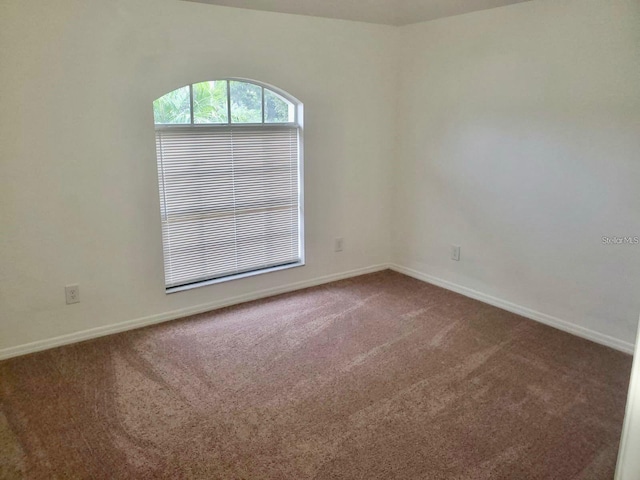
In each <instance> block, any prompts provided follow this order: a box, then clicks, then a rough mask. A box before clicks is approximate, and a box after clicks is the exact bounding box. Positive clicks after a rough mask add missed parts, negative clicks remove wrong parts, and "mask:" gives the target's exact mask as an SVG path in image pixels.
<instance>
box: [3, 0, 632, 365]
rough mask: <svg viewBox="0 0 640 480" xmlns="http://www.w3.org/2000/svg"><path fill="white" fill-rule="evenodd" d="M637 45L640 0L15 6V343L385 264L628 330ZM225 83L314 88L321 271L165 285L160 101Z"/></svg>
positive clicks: (311, 228)
mask: <svg viewBox="0 0 640 480" xmlns="http://www.w3.org/2000/svg"><path fill="white" fill-rule="evenodd" d="M639 45H640V3H639V2H637V1H635V0H533V1H531V2H525V3H521V4H518V5H513V6H510V7H504V8H498V9H493V10H487V11H482V12H476V13H472V14H467V15H462V16H459V17H452V18H448V19H442V20H437V21H433V22H428V23H422V24H417V25H413V26H408V27H403V28H394V27H384V26H376V25H368V24H362V23H356V22H345V21H338V20H326V19H319V18H307V17H300V16H290V15H280V14H270V13H264V12H253V11H249V10H240V9H227V8H222V7H213V6H210V5H203V4H197V3H191V2H179V1H177V0H104V1H100V2H98V1H86V0H58V1H56V2H41V1H35V0H29V1H23V0H5V1H3V2H0V46H1V47H2V48H0V65H1V67H0V98H2V105H3V109H2V111H1V112H0V182H2V185H1V186H0V222H1V223H0V224H1V225H2V227H1V228H2V229H1V231H0V235H1V237H0V239H1V242H2V243H1V245H2V247H1V248H0V265H1V266H2V267H1V268H0V356H2V355H3V354H4V355H5V356H6V355H8V354H15V353H19V352H20V351H23V350H22V349H21V346H24V345H25V344H29V343H30V342H39V341H45V342H46V341H47V340H48V339H52V338H54V337H57V336H60V335H68V334H74V333H77V332H84V331H87V330H90V329H98V330H93V332H94V333H104V332H106V331H109V330H110V329H112V328H113V326H114V325H115V324H118V323H120V322H128V321H136V320H140V322H141V323H144V322H146V321H151V320H154V319H156V320H157V319H161V318H170V317H171V316H175V315H176V314H179V313H180V312H188V311H190V310H194V309H198V308H199V307H201V306H207V305H213V304H215V303H216V302H225V301H227V300H228V299H230V298H235V297H237V296H242V295H250V294H252V292H255V291H260V290H264V289H272V288H278V287H282V286H287V285H291V284H295V283H296V282H313V281H315V280H316V279H318V278H320V277H324V276H327V275H335V274H341V273H343V272H351V271H356V270H358V269H362V268H368V267H371V266H376V265H380V264H384V263H387V262H395V263H396V264H399V265H401V266H403V267H407V268H410V269H413V270H414V271H415V272H418V273H421V274H424V275H430V276H431V277H432V278H436V279H440V280H442V281H445V282H450V283H449V284H450V285H455V286H459V287H461V288H463V289H471V290H474V291H476V292H480V293H481V294H482V295H485V296H491V297H493V298H498V299H502V300H504V301H506V302H511V304H513V305H517V306H521V307H523V308H528V309H530V311H532V312H539V313H540V314H544V315H547V316H550V318H551V317H554V318H558V319H561V320H563V321H565V322H567V323H566V324H567V325H573V326H576V328H579V329H582V330H583V331H586V332H592V333H595V334H596V335H600V336H601V338H604V339H607V338H608V339H611V340H612V342H613V343H615V342H618V346H621V345H622V346H624V345H627V346H629V345H631V343H632V342H633V338H634V331H635V328H636V320H637V317H638V312H640V295H638V294H637V292H638V287H639V284H638V282H639V278H640V246H637V245H636V246H630V245H626V246H603V245H602V244H601V237H602V236H603V235H630V236H634V235H640V215H639V212H640V194H639V190H638V187H637V185H638V178H640V160H639V157H638V155H639V152H640V82H638V81H637V80H638V78H640V47H639ZM226 76H238V77H247V78H253V79H257V80H260V81H263V82H267V83H270V84H273V85H276V86H278V87H280V88H282V89H284V90H286V91H288V92H290V93H291V94H292V95H294V96H295V97H297V98H299V99H301V100H302V101H303V102H304V103H305V112H306V119H305V120H306V121H305V170H306V178H305V194H306V245H307V266H306V267H303V268H298V269H292V270H287V271H282V272H277V273H272V274H268V275H262V276H257V277H252V278H248V279H243V280H238V281H233V282H229V283H225V284H220V285H215V286H210V287H205V288H199V289H195V290H191V291H188V292H182V293H179V294H172V295H165V293H164V288H163V272H162V268H163V267H162V246H161V240H160V219H159V206H158V197H157V180H156V174H155V168H156V166H155V145H154V133H153V119H152V110H151V102H152V100H153V99H154V98H156V97H158V96H160V95H162V94H163V93H166V92H168V91H170V90H172V89H174V88H176V87H178V86H181V85H184V84H187V83H191V82H196V81H201V80H205V79H214V78H221V77H226ZM399 132H402V133H401V134H398V135H397V133H399ZM338 236H341V237H344V239H345V251H344V252H342V253H339V254H336V253H334V252H333V249H332V247H333V245H332V241H333V238H334V237H338ZM392 236H393V242H392V241H391V240H392V239H391V237H392ZM450 244H458V245H461V246H462V260H461V261H460V262H453V261H451V260H449V245H450ZM70 283H79V284H80V290H81V298H82V302H81V303H80V304H77V305H72V306H67V305H65V304H64V293H63V287H64V285H65V284H70ZM545 318H546V317H545ZM132 325H133V324H130V325H129V326H132ZM125 327H126V325H125ZM101 328H103V329H104V330H100V329H101ZM81 336H82V335H81ZM69 338H70V337H67V339H69ZM78 338H80V337H78ZM54 343H55V342H54ZM36 345H40V346H42V345H43V344H36ZM13 347H17V349H15V348H13ZM27 347H28V348H31V347H29V346H28V345H27Z"/></svg>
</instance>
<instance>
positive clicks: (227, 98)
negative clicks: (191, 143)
mask: <svg viewBox="0 0 640 480" xmlns="http://www.w3.org/2000/svg"><path fill="white" fill-rule="evenodd" d="M229 103H230V105H229ZM192 108H193V114H192V111H191V109H192ZM263 108H264V112H263ZM229 113H231V115H229ZM153 116H154V121H155V123H156V124H157V125H179V124H186V125H190V124H192V123H193V124H199V125H202V124H205V125H206V124H208V125H216V124H217V125H228V124H242V123H292V122H294V121H295V106H294V104H293V103H292V102H290V101H289V100H287V99H285V98H284V97H282V96H281V95H279V94H277V93H275V92H273V91H271V90H269V89H268V88H264V87H261V86H260V85H256V84H254V83H250V82H242V81H238V80H214V81H207V82H200V83H195V84H193V85H187V86H186V87H182V88H178V89H176V90H174V91H172V92H169V93H167V94H166V95H163V96H162V97H160V98H158V99H157V100H155V101H154V102H153ZM229 116H231V118H229Z"/></svg>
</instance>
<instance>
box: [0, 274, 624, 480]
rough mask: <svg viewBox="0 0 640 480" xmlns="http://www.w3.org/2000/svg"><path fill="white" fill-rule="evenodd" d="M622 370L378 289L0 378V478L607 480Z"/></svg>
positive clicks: (114, 339) (23, 363) (579, 345)
mask: <svg viewBox="0 0 640 480" xmlns="http://www.w3.org/2000/svg"><path fill="white" fill-rule="evenodd" d="M630 368H631V356H628V355H625V354H623V353H620V352H616V351H614V350H612V349H609V348H606V347H603V346H600V345H597V344H595V343H592V342H589V341H587V340H584V339H581V338H578V337H574V336H572V335H569V334H566V333H563V332H561V331H558V330H555V329H553V328H550V327H547V326H544V325H541V324H538V323H536V322H533V321H531V320H527V319H525V318H522V317H520V316H518V315H514V314H512V313H509V312H506V311H503V310H500V309H498V308H495V307H492V306H489V305H486V304H483V303H481V302H478V301H476V300H472V299H469V298H466V297H464V296H461V295H458V294H456V293H453V292H450V291H447V290H444V289H441V288H438V287H435V286H433V285H429V284H426V283H423V282H421V281H418V280H415V279H412V278H409V277H406V276H404V275H401V274H398V273H395V272H391V271H384V272H378V273H374V274H370V275H364V276H361V277H357V278H352V279H348V280H342V281H338V282H333V283H330V284H326V285H322V286H319V287H314V288H309V289H305V290H301V291H298V292H294V293H289V294H285V295H279V296H276V297H271V298H268V299H264V300H259V301H255V302H250V303H246V304H242V305H237V306H234V307H228V308H224V309H221V310H217V311H214V312H210V313H206V314H201V315H196V316H192V317H189V318H185V319H182V320H176V321H172V322H167V323H164V324H160V325H156V326H153V327H147V328H144V329H139V330H134V331H130V332H125V333H122V334H117V335H112V336H109V337H104V338H100V339H96V340H91V341H87V342H83V343H79V344H74V345H69V346H64V347H60V348H56V349H52V350H48V351H45V352H40V353H36V354H31V355H27V356H23V357H19V358H14V359H10V360H6V361H3V362H0V478H3V479H22V478H26V479H153V478H165V479H169V478H170V479H179V478H185V479H238V480H240V479H244V480H248V479H274V480H275V479H279V480H283V479H296V480H304V479H316V480H320V479H367V480H369V479H386V480H391V479H403V480H406V479H435V480H437V479H460V480H462V479H474V480H483V479H518V480H524V479H545V480H546V479H558V480H572V479H575V480H587V479H607V480H608V479H611V478H612V477H613V472H614V468H615V461H616V455H617V450H618V440H619V437H620V431H621V426H622V421H623V415H624V406H625V401H626V393H627V384H628V380H629V373H630Z"/></svg>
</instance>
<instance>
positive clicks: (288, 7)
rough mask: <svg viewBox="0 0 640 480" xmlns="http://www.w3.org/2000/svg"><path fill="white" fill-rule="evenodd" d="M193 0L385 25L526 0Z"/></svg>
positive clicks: (413, 21)
mask: <svg viewBox="0 0 640 480" xmlns="http://www.w3.org/2000/svg"><path fill="white" fill-rule="evenodd" d="M187 1H192V2H200V3H210V4H212V5H224V6H227V7H238V8H250V9H253V10H267V11H270V12H282V13H295V14H299V15H312V16H315V17H329V18H342V19H345V20H357V21H361V22H370V23H382V24H387V25H408V24H410V23H417V22H425V21H427V20H434V19H436V18H442V17H450V16H452V15H460V14H461V13H467V12H474V11H476V10H486V9H488V8H495V7H502V6H504V5H510V4H512V3H520V2H526V1H529V0H187Z"/></svg>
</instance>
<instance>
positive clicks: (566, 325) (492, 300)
mask: <svg viewBox="0 0 640 480" xmlns="http://www.w3.org/2000/svg"><path fill="white" fill-rule="evenodd" d="M386 269H391V270H394V271H396V272H399V273H402V274H404V275H408V276H410V277H413V278H416V279H418V280H422V281H423V282H427V283H431V284H433V285H437V286H439V287H442V288H446V289H447V290H451V291H454V292H456V293H460V294H462V295H464V296H466V297H470V298H473V299H476V300H479V301H481V302H484V303H488V304H490V305H493V306H495V307H498V308H502V309H503V310H507V311H509V312H512V313H515V314H518V315H522V316H523V317H526V318H529V319H531V320H535V321H537V322H540V323H544V324H545V325H549V326H551V327H554V328H557V329H559V330H562V331H565V332H568V333H571V334H573V335H577V336H579V337H582V338H586V339H587V340H591V341H593V342H596V343H600V344H602V345H606V346H607V347H611V348H614V349H616V350H620V351H621V352H625V353H631V354H632V353H633V351H634V345H633V344H632V343H629V342H625V341H623V340H620V339H617V338H614V337H611V336H609V335H605V334H603V333H600V332H596V331H594V330H590V329H588V328H585V327H582V326H580V325H576V324H574V323H571V322H567V321H565V320H561V319H559V318H556V317H553V316H551V315H547V314H545V313H541V312H537V311H535V310H532V309H530V308H527V307H523V306H520V305H517V304H515V303H511V302H508V301H506V300H502V299H500V298H496V297H492V296H491V295H487V294H484V293H482V292H478V291H476V290H473V289H470V288H467V287H463V286H461V285H457V284H455V283H452V282H449V281H447V280H443V279H441V278H437V277H434V276H432V275H428V274H426V273H422V272H418V271H417V270H413V269H411V268H407V267H403V266H401V265H396V264H380V265H373V266H371V267H366V268H359V269H356V270H350V271H347V272H341V273H336V274H332V275H325V276H323V277H317V278H314V279H311V280H304V281H302V282H296V283H290V284H287V285H282V286H279V287H275V288H269V289H265V290H259V291H256V292H252V293H248V294H245V295H238V296H236V297H231V298H227V299H224V300H218V301H216V302H210V303H204V304H200V305H196V306H193V307H188V308H182V309H179V310H173V311H170V312H166V313H160V314H156V315H149V316H147V317H142V318H138V319H135V320H128V321H125V322H121V323H115V324H112V325H105V326H103V327H97V328H91V329H89V330H83V331H80V332H75V333H70V334H67V335H61V336H58V337H53V338H49V339H45V340H38V341H36V342H31V343H25V344H23V345H18V346H15V347H9V348H5V349H1V350H0V360H4V359H7V358H11V357H17V356H20V355H26V354H29V353H34V352H39V351H42V350H48V349H50V348H54V347H60V346H62V345H68V344H71V343H77V342H82V341H85V340H91V339H93V338H98V337H103V336H106V335H111V334H114V333H120V332H125V331H127V330H134V329H136V328H141V327H146V326H148V325H154V324H156V323H162V322H166V321H169V320H175V319H178V318H183V317H188V316H189V315H195V314H198V313H204V312H208V311H211V310H216V309H218V308H223V307H228V306H231V305H236V304H239V303H244V302H250V301H252V300H258V299H261V298H266V297H271V296H274V295H279V294H281V293H287V292H293V291H295V290H300V289H303V288H308V287H314V286H317V285H322V284H324V283H329V282H334V281H336V280H342V279H345V278H351V277H356V276H358V275H364V274H367V273H373V272H378V271H381V270H386Z"/></svg>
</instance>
